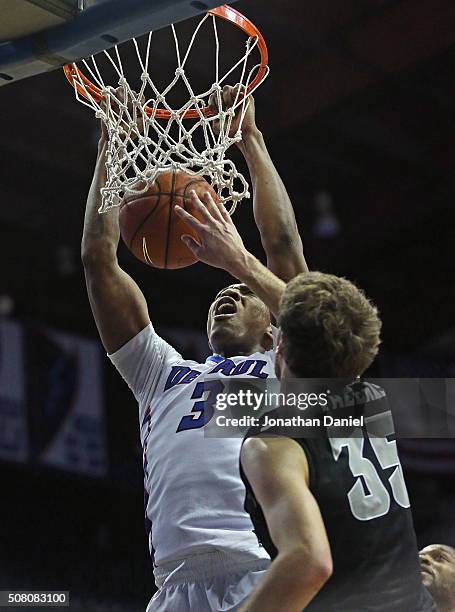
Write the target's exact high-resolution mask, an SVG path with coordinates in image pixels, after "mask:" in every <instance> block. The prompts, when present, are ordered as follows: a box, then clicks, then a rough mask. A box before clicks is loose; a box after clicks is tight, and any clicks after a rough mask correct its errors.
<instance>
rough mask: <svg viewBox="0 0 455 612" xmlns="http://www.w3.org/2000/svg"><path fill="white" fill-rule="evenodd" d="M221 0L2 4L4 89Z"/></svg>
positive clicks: (24, 0) (0, 76)
mask: <svg viewBox="0 0 455 612" xmlns="http://www.w3.org/2000/svg"><path fill="white" fill-rule="evenodd" d="M220 3H222V2H220V0H204V1H203V2H201V1H199V0H14V2H11V0H0V14H1V15H2V21H1V23H0V86H1V85H6V84H8V83H13V82H15V81H18V80H21V79H24V78H27V77H30V76H33V75H36V74H40V73H42V72H48V71H50V70H55V69H56V68H60V67H62V66H63V65H64V64H67V63H69V62H74V61H77V60H80V59H81V58H84V57H87V56H90V55H94V54H96V53H99V52H100V51H102V50H103V49H109V48H110V47H112V46H113V45H115V44H117V43H120V42H124V41H126V40H129V39H130V38H133V37H135V36H140V35H142V34H145V33H146V32H149V31H151V30H157V29H160V28H162V27H164V26H166V25H169V24H170V23H176V22H179V21H183V20H184V19H187V18H189V17H192V16H194V15H197V14H199V13H202V12H205V11H207V10H208V9H211V8H214V7H216V6H218V5H219V4H220Z"/></svg>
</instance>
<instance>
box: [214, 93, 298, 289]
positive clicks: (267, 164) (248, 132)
mask: <svg viewBox="0 0 455 612" xmlns="http://www.w3.org/2000/svg"><path fill="white" fill-rule="evenodd" d="M235 91H236V89H235V88H233V87H229V86H226V87H224V89H223V97H224V100H225V103H226V104H227V105H228V106H230V105H232V103H233V100H234V96H235ZM254 104H255V103H254V99H253V97H250V98H249V102H248V109H247V111H246V114H245V117H244V120H243V123H242V140H241V141H240V142H239V143H238V147H239V149H240V150H241V152H242V154H243V156H244V158H245V160H246V163H247V164H248V169H249V172H250V176H251V181H252V184H253V211H254V219H255V221H256V225H257V227H258V229H259V232H260V234H261V241H262V245H263V247H264V250H265V253H266V255H267V267H268V268H269V269H270V270H271V271H272V272H273V273H274V274H276V275H277V276H278V277H279V278H281V279H283V280H284V281H286V282H287V281H289V280H291V278H294V276H297V274H300V272H308V267H307V264H306V262H305V257H304V255H303V246H302V240H301V238H300V234H299V231H298V228H297V223H296V220H295V215H294V210H293V208H292V204H291V200H290V199H289V196H288V193H287V191H286V187H285V186H284V184H283V181H282V180H281V177H280V175H279V174H278V172H277V169H276V168H275V166H274V164H273V161H272V159H271V157H270V155H269V152H268V151H267V147H266V144H265V141H264V137H263V135H262V133H261V131H260V130H259V129H258V127H257V126H256V121H255V105H254Z"/></svg>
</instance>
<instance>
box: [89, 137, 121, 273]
mask: <svg viewBox="0 0 455 612" xmlns="http://www.w3.org/2000/svg"><path fill="white" fill-rule="evenodd" d="M106 149H107V142H106V140H105V138H101V140H100V142H99V145H98V157H97V160H96V165H95V172H94V175H93V180H92V184H91V186H90V190H89V194H88V197H87V206H86V210H85V218H84V233H83V237H82V259H83V261H84V263H86V262H91V261H93V260H96V259H98V258H100V257H103V258H108V259H109V258H112V259H113V260H115V259H116V252H117V246H118V242H119V237H120V232H119V225H118V209H117V208H114V209H112V210H110V211H109V212H107V213H103V214H99V213H98V209H99V207H100V205H101V188H102V187H103V186H104V185H105V183H106V166H105V161H106Z"/></svg>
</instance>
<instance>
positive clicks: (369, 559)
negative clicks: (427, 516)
mask: <svg viewBox="0 0 455 612" xmlns="http://www.w3.org/2000/svg"><path fill="white" fill-rule="evenodd" d="M359 384H360V385H364V389H365V388H367V387H366V386H365V385H366V383H357V385H356V386H357V388H358V385H359ZM375 389H376V390H377V389H378V388H375ZM367 390H368V389H367ZM375 397H376V399H375V401H373V402H369V406H368V407H369V410H370V415H372V416H370V420H369V419H368V418H365V424H366V425H365V426H364V427H362V428H356V429H352V430H351V431H350V432H349V436H348V437H346V438H339V437H337V438H330V431H328V430H327V429H324V430H323V432H321V431H320V432H319V435H318V437H313V438H311V439H310V438H308V437H307V438H305V439H302V438H293V439H294V440H295V441H296V442H297V443H298V444H299V445H300V446H301V447H302V449H303V450H304V452H305V455H306V457H307V460H308V465H309V474H310V482H309V487H310V490H311V492H312V493H313V495H314V497H315V499H316V501H317V503H318V505H319V508H320V510H321V514H322V517H323V520H324V524H325V527H326V530H327V535H328V539H329V542H330V547H331V551H332V558H333V567H334V571H333V575H332V577H331V578H330V579H329V581H328V582H327V583H326V584H325V586H324V587H323V588H322V589H321V591H320V592H319V593H318V595H317V596H316V597H315V598H314V600H313V601H312V602H311V603H310V605H309V606H307V608H305V610H307V611H308V612H310V611H311V612H430V611H432V612H433V611H435V610H436V608H435V606H434V603H433V600H432V598H431V596H430V595H429V593H428V592H427V590H426V589H425V588H424V586H423V585H422V580H421V577H420V565H419V561H418V548H417V542H416V536H415V532H414V527H413V521H412V514H411V510H410V506H409V499H408V494H407V491H406V486H405V483H404V479H403V471H402V468H401V465H400V462H399V459H398V454H397V449H396V443H395V440H394V435H393V422H392V419H391V414H390V411H389V409H388V407H387V405H386V400H385V396H384V394H383V393H382V397H381V394H380V393H379V394H378V393H377V392H376V396H375ZM279 414H280V411H279V410H278V411H274V413H269V416H272V415H274V416H279ZM357 414H359V411H357ZM274 429H275V430H276V428H272V429H271V428H266V431H264V428H258V429H256V430H250V432H248V434H247V436H246V437H247V438H248V437H251V436H253V435H264V434H265V435H274V434H277V433H279V434H280V435H282V430H281V431H278V430H276V431H274ZM373 431H375V432H376V434H377V435H378V432H382V434H381V437H374V436H373V435H372V432H373ZM369 433H370V435H369ZM241 474H242V478H243V480H244V482H245V486H246V490H247V494H246V502H245V509H246V510H247V512H249V514H250V516H251V518H252V521H253V524H254V527H255V531H256V535H257V537H258V539H259V540H260V542H261V543H262V544H263V546H264V547H265V548H266V550H267V552H268V553H269V554H270V556H271V557H272V559H273V557H275V556H276V554H277V550H276V548H275V546H274V545H273V542H272V541H271V539H270V536H269V533H268V530H267V526H266V523H265V519H264V515H263V513H262V510H261V508H260V506H259V505H258V503H257V501H256V499H255V497H254V492H253V491H252V489H251V487H250V485H249V483H248V480H247V478H246V477H245V475H244V473H243V471H242V470H241Z"/></svg>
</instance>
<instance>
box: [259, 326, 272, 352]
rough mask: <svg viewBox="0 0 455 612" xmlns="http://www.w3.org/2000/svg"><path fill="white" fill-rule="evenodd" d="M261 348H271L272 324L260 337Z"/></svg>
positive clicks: (267, 349)
mask: <svg viewBox="0 0 455 612" xmlns="http://www.w3.org/2000/svg"><path fill="white" fill-rule="evenodd" d="M261 344H262V348H263V349H264V350H266V351H271V350H272V349H273V330H272V326H271V325H269V326H268V328H267V330H266V331H265V333H264V336H263V338H262V343H261Z"/></svg>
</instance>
